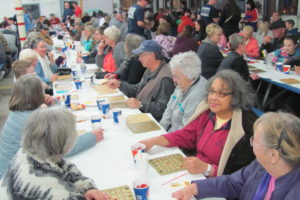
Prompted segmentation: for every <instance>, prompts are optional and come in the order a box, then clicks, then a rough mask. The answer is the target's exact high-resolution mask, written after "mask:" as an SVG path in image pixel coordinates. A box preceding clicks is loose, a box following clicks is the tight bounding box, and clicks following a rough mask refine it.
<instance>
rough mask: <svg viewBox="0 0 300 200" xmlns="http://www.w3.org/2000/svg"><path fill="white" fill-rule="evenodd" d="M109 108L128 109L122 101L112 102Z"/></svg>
mask: <svg viewBox="0 0 300 200" xmlns="http://www.w3.org/2000/svg"><path fill="white" fill-rule="evenodd" d="M110 108H111V109H113V108H128V105H127V104H126V103H125V102H124V101H121V102H114V103H111V104H110Z"/></svg>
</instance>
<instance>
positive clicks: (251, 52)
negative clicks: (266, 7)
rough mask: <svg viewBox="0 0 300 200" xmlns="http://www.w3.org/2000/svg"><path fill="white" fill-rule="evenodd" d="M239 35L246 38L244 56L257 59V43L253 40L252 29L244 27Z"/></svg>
mask: <svg viewBox="0 0 300 200" xmlns="http://www.w3.org/2000/svg"><path fill="white" fill-rule="evenodd" d="M240 35H242V36H244V37H245V38H246V46H245V48H246V55H247V56H248V57H252V58H258V57H259V46H258V41H257V39H256V38H254V37H253V36H252V35H253V28H252V27H251V26H245V27H244V28H243V31H242V32H240Z"/></svg>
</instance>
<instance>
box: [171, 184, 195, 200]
mask: <svg viewBox="0 0 300 200" xmlns="http://www.w3.org/2000/svg"><path fill="white" fill-rule="evenodd" d="M197 194H198V188H197V185H196V184H195V183H193V184H191V185H189V186H187V187H185V188H183V189H181V190H178V191H176V192H174V193H173V194H172V197H173V198H175V199H177V200H190V199H191V198H192V197H193V196H194V195H197Z"/></svg>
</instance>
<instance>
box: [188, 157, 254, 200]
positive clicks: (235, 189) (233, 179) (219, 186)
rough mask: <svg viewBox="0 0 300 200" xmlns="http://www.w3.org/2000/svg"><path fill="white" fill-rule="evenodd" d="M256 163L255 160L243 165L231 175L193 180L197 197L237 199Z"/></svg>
mask: <svg viewBox="0 0 300 200" xmlns="http://www.w3.org/2000/svg"><path fill="white" fill-rule="evenodd" d="M257 165H258V164H257V162H256V161H254V162H252V163H251V164H250V165H248V166H247V167H244V168H242V169H240V170H239V171H237V172H235V173H233V174H231V175H223V176H219V177H216V178H209V179H205V180H199V181H193V183H196V185H197V188H198V194H197V195H196V197H197V199H202V198H206V197H212V196H213V197H224V198H226V199H239V197H240V193H241V191H242V188H243V186H244V184H245V182H246V181H247V178H248V177H249V176H250V175H251V174H252V173H255V172H254V170H255V168H256V166H257Z"/></svg>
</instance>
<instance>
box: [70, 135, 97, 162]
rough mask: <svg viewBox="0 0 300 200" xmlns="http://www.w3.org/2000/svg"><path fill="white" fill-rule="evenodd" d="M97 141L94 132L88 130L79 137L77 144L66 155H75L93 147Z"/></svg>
mask: <svg viewBox="0 0 300 200" xmlns="http://www.w3.org/2000/svg"><path fill="white" fill-rule="evenodd" d="M96 143H97V142H96V136H95V135H94V134H93V133H91V132H88V133H85V134H83V135H80V136H79V137H78V139H77V142H76V144H75V146H74V147H73V148H72V150H71V151H70V152H69V153H68V154H67V155H65V157H70V156H74V155H75V154H77V153H79V152H82V151H84V150H86V149H88V148H91V147H92V146H94V145H95V144H96Z"/></svg>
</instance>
